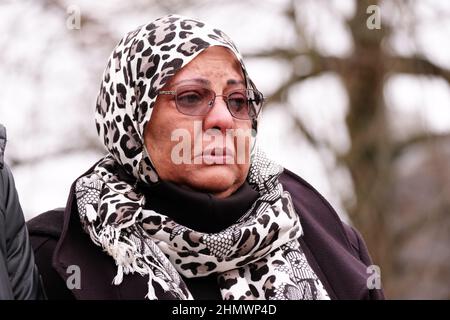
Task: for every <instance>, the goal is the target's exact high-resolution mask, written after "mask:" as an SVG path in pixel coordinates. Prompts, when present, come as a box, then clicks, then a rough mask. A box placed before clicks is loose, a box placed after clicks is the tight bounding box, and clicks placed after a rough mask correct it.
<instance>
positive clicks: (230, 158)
mask: <svg viewBox="0 0 450 320" xmlns="http://www.w3.org/2000/svg"><path fill="white" fill-rule="evenodd" d="M196 158H197V161H198V158H200V159H201V163H202V164H233V163H234V151H233V150H232V149H230V148H220V147H219V148H207V149H205V150H203V153H202V154H201V155H198V156H196ZM194 163H198V162H195V161H194Z"/></svg>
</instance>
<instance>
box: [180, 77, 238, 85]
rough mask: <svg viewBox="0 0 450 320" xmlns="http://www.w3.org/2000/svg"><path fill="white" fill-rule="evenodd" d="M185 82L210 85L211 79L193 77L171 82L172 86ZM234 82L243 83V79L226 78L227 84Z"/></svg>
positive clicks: (233, 83)
mask: <svg viewBox="0 0 450 320" xmlns="http://www.w3.org/2000/svg"><path fill="white" fill-rule="evenodd" d="M186 82H197V83H198V84H202V85H206V86H210V85H211V81H209V80H208V79H204V78H194V79H185V80H181V81H177V82H175V83H173V84H172V86H175V85H178V84H183V83H186ZM236 84H242V85H245V82H244V81H243V80H236V79H228V80H227V85H228V86H231V85H236Z"/></svg>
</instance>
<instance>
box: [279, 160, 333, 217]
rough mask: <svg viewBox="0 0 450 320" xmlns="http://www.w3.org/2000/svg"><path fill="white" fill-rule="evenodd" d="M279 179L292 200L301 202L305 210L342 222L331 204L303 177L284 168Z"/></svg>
mask: <svg viewBox="0 0 450 320" xmlns="http://www.w3.org/2000/svg"><path fill="white" fill-rule="evenodd" d="M279 181H280V182H281V184H282V185H283V188H284V190H286V191H288V192H289V193H290V195H291V197H292V198H293V200H294V202H296V203H298V204H301V205H302V207H303V209H304V210H305V211H308V212H311V211H312V212H314V214H316V215H320V216H321V218H328V219H331V220H333V221H334V222H337V221H338V222H339V223H342V221H341V219H340V218H339V215H338V214H337V213H336V211H335V210H334V208H333V207H332V206H331V204H330V203H329V202H328V201H327V200H326V199H325V198H324V197H323V196H322V195H321V194H320V193H319V192H318V191H317V190H316V189H315V188H314V187H313V186H312V185H311V184H309V183H308V182H307V181H306V180H305V179H303V178H301V177H300V176H298V175H297V174H295V173H293V172H292V171H290V170H288V169H284V171H283V173H282V174H281V175H280V178H279Z"/></svg>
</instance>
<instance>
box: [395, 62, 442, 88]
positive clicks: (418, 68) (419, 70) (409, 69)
mask: <svg viewBox="0 0 450 320" xmlns="http://www.w3.org/2000/svg"><path fill="white" fill-rule="evenodd" d="M387 67H388V69H389V70H390V71H392V72H397V73H409V74H415V75H434V76H439V77H442V78H443V79H444V80H446V81H447V82H448V83H450V70H448V69H445V68H443V67H439V66H438V65H436V64H434V63H433V62H431V61H429V60H428V59H426V58H422V57H399V56H394V57H391V58H389V65H388V66H387Z"/></svg>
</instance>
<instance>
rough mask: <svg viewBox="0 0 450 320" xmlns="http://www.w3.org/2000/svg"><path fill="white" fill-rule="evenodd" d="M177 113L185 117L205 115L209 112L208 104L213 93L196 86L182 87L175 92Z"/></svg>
mask: <svg viewBox="0 0 450 320" xmlns="http://www.w3.org/2000/svg"><path fill="white" fill-rule="evenodd" d="M176 92H177V94H176V102H177V106H178V111H180V112H181V113H184V114H186V115H191V116H198V115H205V114H207V113H208V110H209V102H210V101H212V98H213V93H212V92H211V90H209V89H207V88H202V87H198V86H182V87H179V88H178V89H177V90H176Z"/></svg>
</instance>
